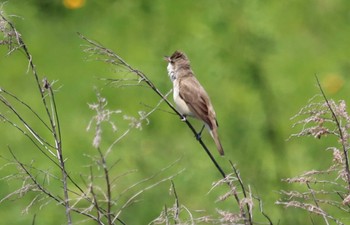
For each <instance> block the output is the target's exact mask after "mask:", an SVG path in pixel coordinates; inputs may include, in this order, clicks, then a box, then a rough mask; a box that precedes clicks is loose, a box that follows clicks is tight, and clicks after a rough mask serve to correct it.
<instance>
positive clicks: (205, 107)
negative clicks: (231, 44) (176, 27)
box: [165, 51, 224, 155]
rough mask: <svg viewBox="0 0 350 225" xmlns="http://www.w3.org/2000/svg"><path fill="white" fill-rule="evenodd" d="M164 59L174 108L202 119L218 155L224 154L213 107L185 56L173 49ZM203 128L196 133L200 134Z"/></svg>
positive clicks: (185, 114) (184, 114)
mask: <svg viewBox="0 0 350 225" xmlns="http://www.w3.org/2000/svg"><path fill="white" fill-rule="evenodd" d="M165 60H166V61H167V62H168V67H167V70H168V74H169V77H170V79H171V81H172V82H173V97H174V102H175V104H176V108H177V109H178V110H179V112H180V113H181V114H182V115H183V116H184V117H186V116H192V117H195V118H197V119H199V120H201V121H203V122H204V124H205V127H207V128H208V130H209V133H210V135H211V136H212V138H213V139H214V141H215V144H216V147H217V149H218V151H219V153H220V155H224V150H223V148H222V145H221V142H220V139H219V135H218V122H217V120H216V114H215V111H214V108H213V106H212V104H211V102H210V98H209V96H208V94H207V92H206V91H205V90H204V88H203V87H202V85H201V84H200V83H199V81H198V80H197V78H196V77H195V76H194V73H193V71H192V69H191V66H190V61H189V60H188V58H187V56H186V55H185V54H184V53H182V52H180V51H175V52H174V54H172V56H170V57H165ZM203 128H204V127H203ZM203 128H202V130H201V131H200V132H199V134H198V135H200V134H201V132H202V131H203Z"/></svg>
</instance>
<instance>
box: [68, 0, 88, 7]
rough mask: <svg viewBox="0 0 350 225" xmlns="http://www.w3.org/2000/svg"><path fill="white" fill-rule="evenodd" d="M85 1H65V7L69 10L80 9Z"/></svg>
mask: <svg viewBox="0 0 350 225" xmlns="http://www.w3.org/2000/svg"><path fill="white" fill-rule="evenodd" d="M84 4H85V0H63V5H64V6H65V7H66V8H67V9H79V8H81V7H83V6H84Z"/></svg>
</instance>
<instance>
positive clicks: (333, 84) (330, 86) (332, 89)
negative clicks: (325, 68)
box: [322, 73, 344, 94]
mask: <svg viewBox="0 0 350 225" xmlns="http://www.w3.org/2000/svg"><path fill="white" fill-rule="evenodd" d="M322 83H323V85H322V86H323V87H324V89H325V91H326V93H327V92H328V93H329V94H335V93H337V92H338V91H339V90H340V89H341V88H342V87H343V85H344V79H343V77H342V76H341V75H339V74H336V73H331V74H328V75H326V76H325V77H324V78H323V80H322Z"/></svg>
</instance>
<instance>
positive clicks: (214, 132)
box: [209, 126, 224, 155]
mask: <svg viewBox="0 0 350 225" xmlns="http://www.w3.org/2000/svg"><path fill="white" fill-rule="evenodd" d="M209 132H210V135H211V137H212V138H213V139H214V142H215V144H216V147H217V149H218V151H219V153H220V155H224V149H223V148H222V145H221V142H220V139H219V134H218V128H217V127H216V126H214V127H213V129H211V130H209Z"/></svg>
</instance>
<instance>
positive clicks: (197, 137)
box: [195, 125, 205, 141]
mask: <svg viewBox="0 0 350 225" xmlns="http://www.w3.org/2000/svg"><path fill="white" fill-rule="evenodd" d="M204 127H205V125H203V127H202V129H201V130H200V131H199V132H198V133H197V134H196V135H195V136H196V139H197V141H199V140H200V139H201V138H202V132H203V129H204Z"/></svg>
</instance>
